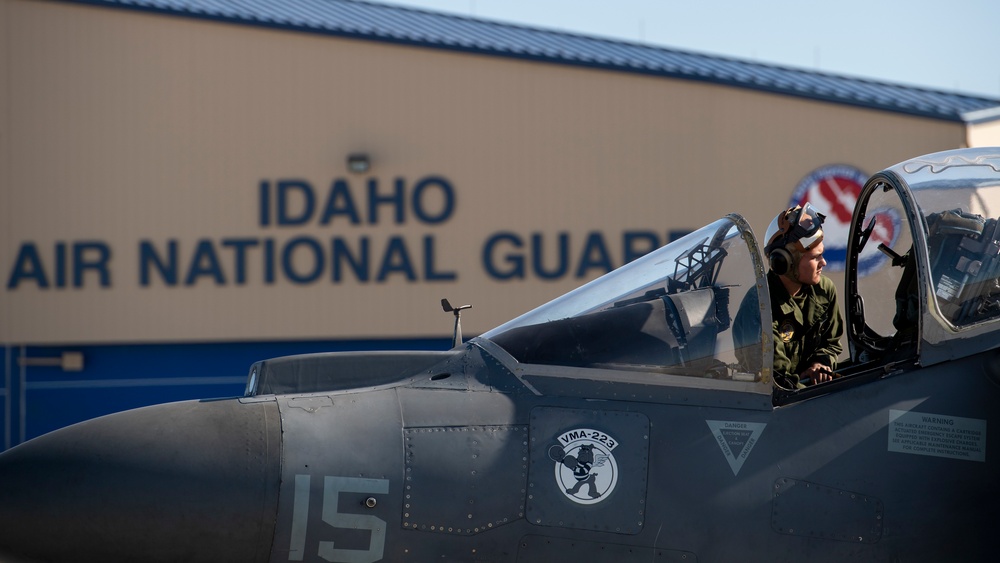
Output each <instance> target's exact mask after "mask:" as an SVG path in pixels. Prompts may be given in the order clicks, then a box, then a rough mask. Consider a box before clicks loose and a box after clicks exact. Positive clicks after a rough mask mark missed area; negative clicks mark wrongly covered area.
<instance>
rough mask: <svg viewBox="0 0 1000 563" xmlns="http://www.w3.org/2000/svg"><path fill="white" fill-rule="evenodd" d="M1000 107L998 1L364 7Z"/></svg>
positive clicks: (486, 1)
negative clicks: (962, 97)
mask: <svg viewBox="0 0 1000 563" xmlns="http://www.w3.org/2000/svg"><path fill="white" fill-rule="evenodd" d="M367 1H369V2H376V3H380V4H395V5H398V6H407V7H413V8H419V9H425V10H430V11H435V12H446V13H451V14H457V15H461V16H469V17H475V18H480V19H486V20H492V21H501V22H506V23H513V24H518V25H526V26H530V27H539V28H545V29H553V30H559V31H568V32H572V33H579V34H583V35H591V36H597V37H606V38H610V39H618V40H623V41H629V42H638V43H645V44H650V45H656V46H663V47H670V48H675V49H682V50H686V51H694V52H699V53H705V54H710V55H722V56H726V57H732V58H738V59H745V60H750V61H754V62H759V63H765V64H775V65H779V66H788V67H793V68H801V69H806V70H815V71H820V72H827V73H833V74H839V75H846V76H852V77H859V78H868V79H875V80H880V81H884V82H890V83H894V84H902V85H906V86H917V87H924V88H930V89H933V90H942V91H947V92H959V93H963V94H971V95H976V96H983V97H988V98H996V99H1000V25H998V23H1000V0H937V1H933V0H828V1H826V2H819V1H813V0H367Z"/></svg>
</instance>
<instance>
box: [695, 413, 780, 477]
mask: <svg viewBox="0 0 1000 563" xmlns="http://www.w3.org/2000/svg"><path fill="white" fill-rule="evenodd" d="M705 422H707V423H708V427H709V428H710V429H711V430H712V434H713V435H714V436H715V441H716V442H717V443H718V444H719V447H720V448H722V453H723V454H724V455H725V456H726V461H728V462H729V467H730V469H732V470H733V475H737V474H739V472H740V468H742V467H743V462H744V461H746V460H747V456H749V455H750V450H752V449H753V446H754V444H756V443H757V440H759V439H760V433H761V432H763V431H764V428H765V427H766V426H767V424H766V423H763V422H740V421H734V420H706V421H705Z"/></svg>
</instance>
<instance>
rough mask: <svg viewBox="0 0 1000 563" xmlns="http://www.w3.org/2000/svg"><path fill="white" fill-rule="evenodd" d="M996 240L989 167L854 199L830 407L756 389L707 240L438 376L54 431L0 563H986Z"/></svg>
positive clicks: (547, 311)
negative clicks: (841, 344) (839, 354)
mask: <svg viewBox="0 0 1000 563" xmlns="http://www.w3.org/2000/svg"><path fill="white" fill-rule="evenodd" d="M994 192H995V193H994ZM956 206H957V207H956ZM998 216H1000V149H976V150H968V151H952V152H948V153H941V154H938V155H928V156H925V157H920V158H917V159H913V160H910V161H907V162H904V163H901V164H899V165H897V166H895V167H891V168H889V169H887V170H885V171H883V172H881V173H879V174H876V175H875V176H873V177H872V179H871V180H869V182H868V183H867V184H866V186H865V188H864V189H863V190H862V193H861V194H860V196H859V201H858V206H857V208H856V209H855V212H854V217H853V219H852V228H851V235H850V241H849V245H848V259H847V262H848V268H849V272H848V276H847V278H848V279H847V284H846V288H845V289H846V291H845V292H844V294H843V295H842V298H843V300H844V305H845V306H844V310H845V311H846V316H847V319H846V325H847V327H848V330H847V341H848V344H849V351H848V352H847V356H848V357H847V358H845V359H844V360H843V361H842V362H841V365H840V366H838V367H837V369H836V378H835V379H834V380H833V381H831V382H827V383H821V384H815V385H803V386H801V387H797V388H784V387H781V386H780V385H778V384H777V383H776V378H775V377H774V373H773V365H772V352H773V349H774V342H775V339H776V338H782V337H783V336H782V335H781V334H780V333H779V331H778V330H777V327H774V326H773V325H772V318H771V306H770V302H769V293H768V287H767V277H766V275H765V269H764V266H763V264H764V261H763V259H762V257H761V255H760V252H759V248H758V247H757V244H756V242H755V238H754V237H753V236H752V233H751V231H750V229H749V226H748V225H747V224H746V222H745V221H744V220H743V219H742V218H741V217H739V216H736V215H730V216H727V217H725V218H723V219H720V220H719V221H717V222H715V223H712V224H710V225H708V226H706V227H704V228H703V229H700V230H698V231H695V232H693V233H692V234H690V235H688V236H687V237H684V238H682V239H680V240H678V241H676V242H674V243H671V244H670V245H667V246H665V247H663V248H661V249H659V250H657V251H655V252H654V253H652V254H650V255H647V256H646V257H643V258H641V259H639V260H636V261H634V262H632V263H630V264H628V265H626V266H624V267H623V268H621V269H619V270H616V271H615V272H612V273H610V274H608V275H607V276H604V277H602V278H600V279H599V280H596V281H594V282H591V283H590V284H587V285H585V286H584V287H582V288H579V289H578V290H576V291H574V292H571V293H570V294H567V295H566V296H563V297H561V298H559V299H556V300H554V301H552V302H550V303H548V304H546V305H543V306H542V307H539V308H538V309H536V310H534V311H531V312H529V313H527V314H525V315H522V316H520V317H518V318H516V319H514V320H513V321H511V322H509V323H507V324H504V325H501V326H500V327H497V328H495V329H493V330H491V331H489V332H487V333H485V334H483V335H480V336H478V337H476V338H473V339H471V340H470V341H468V342H464V343H462V344H460V345H458V346H456V347H455V348H453V349H452V350H449V351H441V352H386V353H367V352H366V353H331V354H315V355H306V356H293V357H286V358H274V359H268V360H262V361H260V362H257V363H256V364H254V365H253V366H251V369H250V374H249V376H248V380H247V390H246V393H245V395H244V396H242V397H238V398H228V399H217V400H204V401H188V402H182V403H171V404H165V405H158V406H153V407H147V408H144V409H137V410H134V411H127V412H123V413H117V414H114V415H109V416H106V417H102V418H98V419H94V420H90V421H86V422H83V423H80V424H77V425H74V426H71V427H68V428H64V429H61V430H58V431H55V432H52V433H50V434H47V435H44V436H41V437H39V438H36V439H34V440H31V441H29V442H26V443H24V444H21V445H19V446H17V447H15V448H13V449H11V450H9V451H7V452H4V453H2V454H0V560H4V561H8V560H9V561H18V562H35V561H53V562H61V561H73V562H80V561H100V562H114V561H146V562H161V561H162V562H167V561H171V562H173V561H189V562H191V561H206V562H207V561H213V562H214V561H239V562H261V563H263V562H272V563H277V562H295V561H304V562H320V561H328V562H341V563H368V562H376V561H415V562H426V561H449V562H450V561H467V562H495V563H501V562H502V563H531V562H543V561H545V562H548V561H588V562H612V561H616V562H617V561H684V562H690V561H700V562H713V561H773V560H779V561H806V560H807V561H844V560H852V561H855V560H856V561H880V562H881V561H942V560H966V561H979V560H986V559H987V558H991V559H992V557H991V556H992V555H993V551H994V550H993V548H992V546H993V541H992V539H993V538H992V537H991V529H990V528H991V527H992V525H993V523H994V522H996V521H997V516H998V509H997V506H1000V503H998V500H1000V467H998V459H997V451H998V447H1000V444H998V439H1000V438H998V435H997V432H995V431H993V432H990V431H989V430H990V427H991V426H993V427H994V428H995V427H996V424H997V423H998V422H1000V421H998V417H1000V414H998V413H1000V409H998V406H1000V227H998V226H997V225H998V222H997V220H996V218H997V217H998ZM876 228H877V229H880V230H881V231H880V235H879V236H880V237H882V238H881V239H879V240H882V241H883V242H882V246H885V247H886V248H885V249H882V250H881V252H880V251H879V250H878V249H875V248H873V246H874V244H872V245H869V244H868V242H869V238H870V237H871V233H872V232H874V231H875V230H876ZM866 233H867V234H866ZM882 255H884V256H885V258H881V256H882ZM754 299H756V300H757V301H754ZM744 303H751V304H757V306H750V307H741V305H742V304H744ZM747 311H749V312H750V313H749V314H750V317H749V318H747V317H746V316H745V315H747V314H748V313H747ZM741 315H743V318H740V317H741ZM736 324H739V325H740V326H742V327H750V330H748V331H747V330H744V331H743V333H742V334H736V331H735V330H734V329H733V327H734V325H736ZM456 325H457V316H456ZM747 334H749V335H750V336H749V338H748V337H747V336H746V335H747Z"/></svg>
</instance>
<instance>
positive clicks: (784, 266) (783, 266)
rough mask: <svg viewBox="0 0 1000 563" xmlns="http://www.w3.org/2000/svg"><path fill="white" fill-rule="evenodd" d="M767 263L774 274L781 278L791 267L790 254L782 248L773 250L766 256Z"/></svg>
mask: <svg viewBox="0 0 1000 563" xmlns="http://www.w3.org/2000/svg"><path fill="white" fill-rule="evenodd" d="M767 261H768V264H769V265H770V266H771V269H772V270H774V273H776V274H778V275H779V276H783V275H785V274H787V273H788V270H789V268H791V267H792V254H791V253H790V252H788V251H787V250H785V249H784V248H775V249H774V250H772V251H771V253H770V254H768V255H767Z"/></svg>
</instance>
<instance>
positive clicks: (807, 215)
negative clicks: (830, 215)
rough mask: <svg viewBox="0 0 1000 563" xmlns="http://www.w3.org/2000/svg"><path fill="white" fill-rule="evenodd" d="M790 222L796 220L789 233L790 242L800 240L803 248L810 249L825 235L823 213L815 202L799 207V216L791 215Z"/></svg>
mask: <svg viewBox="0 0 1000 563" xmlns="http://www.w3.org/2000/svg"><path fill="white" fill-rule="evenodd" d="M789 219H790V221H789V223H793V222H794V225H795V226H794V227H793V228H792V229H791V232H790V233H789V235H790V236H789V237H788V242H789V243H792V242H795V241H798V242H799V244H801V245H802V249H803V250H809V249H810V248H812V247H813V245H815V244H816V243H817V242H818V241H819V240H820V238H821V237H822V236H823V221H824V220H825V219H826V215H823V214H822V213H820V212H819V211H817V210H816V208H815V207H813V204H811V203H808V202H807V203H806V204H805V205H803V206H802V207H801V208H799V214H798V217H789Z"/></svg>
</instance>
